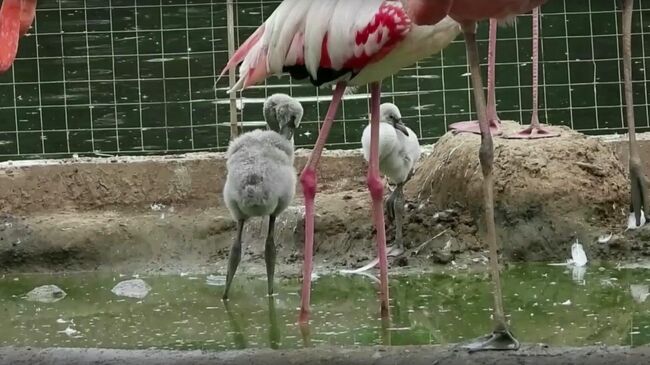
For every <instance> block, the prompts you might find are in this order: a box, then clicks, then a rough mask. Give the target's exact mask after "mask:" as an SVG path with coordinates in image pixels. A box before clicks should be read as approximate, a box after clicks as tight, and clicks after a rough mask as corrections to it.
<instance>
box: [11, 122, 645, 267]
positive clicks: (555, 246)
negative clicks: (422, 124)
mask: <svg viewBox="0 0 650 365" xmlns="http://www.w3.org/2000/svg"><path fill="white" fill-rule="evenodd" d="M504 127H505V128H506V129H512V128H517V127H518V125H516V124H514V123H508V122H504ZM479 141H480V138H479V136H475V135H465V134H462V135H451V134H448V135H445V136H444V137H443V138H442V139H441V140H440V141H439V142H438V143H437V144H436V145H435V146H434V148H433V150H432V151H431V152H430V153H428V154H426V156H424V157H423V159H422V160H421V161H420V163H419V165H418V166H419V167H418V172H417V174H416V176H415V177H414V178H413V180H412V181H411V182H409V184H407V186H406V199H407V208H406V212H405V219H404V235H405V237H404V238H405V245H406V247H407V249H408V251H407V253H406V254H405V255H403V256H401V257H398V258H391V260H390V264H391V272H392V273H395V272H400V271H405V272H408V271H409V270H417V271H422V270H425V269H426V270H438V269H441V270H442V269H444V270H449V269H455V270H465V269H474V268H477V269H481V268H484V267H485V266H486V263H487V252H486V246H485V245H484V242H483V240H482V237H483V229H484V228H483V227H484V224H483V223H482V221H481V217H482V214H481V210H482V208H481V207H482V193H481V181H482V177H481V170H480V167H479V164H478V159H477V158H476V157H477V151H478V143H479ZM649 145H650V144H649ZM643 148H647V146H646V147H643ZM429 150H430V149H429ZM308 152H309V151H304V150H302V151H297V152H296V154H297V159H296V168H297V171H300V168H301V167H302V166H303V165H304V163H305V161H306V156H307V154H308ZM622 153H625V148H623V147H621V145H620V144H618V145H616V144H613V143H606V142H603V140H601V139H597V138H587V137H585V136H583V135H581V134H579V133H576V132H573V131H571V130H569V129H566V128H562V137H560V138H554V139H546V140H535V141H518V140H506V139H502V138H496V139H495V192H496V198H495V200H496V218H497V231H498V233H499V242H500V243H502V245H503V251H502V254H503V257H504V262H506V263H507V262H510V261H523V260H525V261H558V260H559V261H564V260H566V259H567V258H568V257H570V247H571V244H572V243H573V241H574V240H575V239H579V240H580V242H581V243H583V245H585V250H586V251H587V255H588V256H589V258H590V259H591V260H599V259H603V260H608V261H616V260H624V261H630V260H632V261H634V260H643V259H644V258H645V257H648V256H650V227H649V225H647V226H646V227H644V228H642V229H639V230H636V231H624V228H625V224H626V221H627V210H628V208H627V207H628V199H629V187H628V182H627V177H626V170H625V166H626V165H627V164H626V163H624V162H622V160H621V157H620V156H621V155H622ZM365 170H366V164H365V162H364V161H363V158H362V156H361V154H360V152H359V151H328V152H326V153H325V155H324V157H323V158H322V160H321V167H320V170H319V181H318V182H319V193H318V195H317V200H316V213H317V217H316V232H315V233H316V247H315V264H316V266H315V271H316V272H321V273H322V272H330V271H335V270H339V269H342V268H352V267H358V266H362V265H363V264H365V263H367V262H368V261H369V260H372V259H373V258H374V256H375V244H374V229H373V227H372V223H371V220H370V211H369V206H370V197H369V194H368V192H367V190H366V187H365ZM224 171H225V160H224V156H223V154H219V153H212V154H206V153H202V154H192V155H185V156H171V157H169V156H165V157H146V158H142V157H141V158H128V157H126V158H125V157H120V158H117V157H116V158H105V159H75V160H58V161H49V162H46V163H40V164H33V163H32V164H28V163H19V162H18V163H4V164H1V166H0V191H3V194H2V195H0V213H3V215H2V216H0V267H1V268H2V270H4V271H14V272H34V271H45V272H49V271H77V270H117V271H137V272H161V273H177V272H188V271H190V272H196V273H201V272H209V273H215V272H218V273H225V270H226V262H227V257H228V252H229V247H230V243H231V241H232V238H233V234H234V229H235V225H234V223H233V221H232V219H231V218H230V215H229V213H228V211H227V210H226V208H225V207H224V206H223V204H222V202H221V186H223V178H224V176H225V174H224ZM301 195H302V194H301V193H300V190H299V189H298V193H297V196H296V199H295V201H294V204H293V206H291V207H290V208H289V209H287V211H285V212H284V213H283V214H282V215H281V216H280V217H279V219H278V224H277V225H276V229H277V231H276V243H277V245H278V266H277V272H278V275H287V276H298V275H300V272H301V266H302V240H303V234H304V233H303V209H302V200H301ZM265 226H266V220H265V219H264V220H263V219H253V220H251V221H250V222H249V223H248V224H247V226H246V232H245V235H244V250H243V257H242V269H241V270H242V272H243V271H244V270H246V272H248V273H251V274H261V275H264V274H265V269H264V260H263V246H264V245H263V241H264V236H265V234H266V227H265ZM609 234H611V235H612V236H611V238H610V239H608V240H607V242H605V243H598V238H599V237H600V236H601V235H609ZM387 238H388V241H389V243H390V242H391V241H392V238H393V229H392V226H391V225H390V224H388V226H387Z"/></svg>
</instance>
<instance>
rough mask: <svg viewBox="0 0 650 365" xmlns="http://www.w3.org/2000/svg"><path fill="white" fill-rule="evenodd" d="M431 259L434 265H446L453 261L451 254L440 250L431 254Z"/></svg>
mask: <svg viewBox="0 0 650 365" xmlns="http://www.w3.org/2000/svg"><path fill="white" fill-rule="evenodd" d="M430 257H431V259H432V260H433V262H435V263H436V264H442V265H446V264H448V263H450V262H451V260H453V259H454V255H452V254H451V252H449V251H447V250H440V251H435V252H433V253H431V256H430Z"/></svg>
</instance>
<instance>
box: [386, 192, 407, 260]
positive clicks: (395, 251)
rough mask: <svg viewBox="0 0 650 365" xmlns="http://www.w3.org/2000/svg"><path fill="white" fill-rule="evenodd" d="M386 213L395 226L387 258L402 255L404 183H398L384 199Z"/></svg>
mask: <svg viewBox="0 0 650 365" xmlns="http://www.w3.org/2000/svg"><path fill="white" fill-rule="evenodd" d="M386 212H387V213H388V219H389V220H390V221H391V222H392V223H393V224H394V226H395V242H394V244H393V247H392V249H391V250H390V253H389V254H388V255H389V256H391V255H394V256H399V255H401V254H402V253H404V251H405V250H404V237H403V231H402V222H403V217H404V183H399V184H397V186H396V187H395V190H393V192H392V193H391V194H390V196H389V197H388V199H386Z"/></svg>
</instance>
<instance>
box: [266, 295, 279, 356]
mask: <svg viewBox="0 0 650 365" xmlns="http://www.w3.org/2000/svg"><path fill="white" fill-rule="evenodd" d="M268 299H269V347H271V348H272V349H274V350H277V349H278V348H279V347H280V327H279V326H278V313H277V311H276V310H275V299H274V298H273V297H268Z"/></svg>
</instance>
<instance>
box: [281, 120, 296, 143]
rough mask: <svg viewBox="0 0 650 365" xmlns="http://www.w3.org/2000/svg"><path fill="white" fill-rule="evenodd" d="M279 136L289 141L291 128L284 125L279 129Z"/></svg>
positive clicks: (291, 134) (291, 135) (291, 132)
mask: <svg viewBox="0 0 650 365" xmlns="http://www.w3.org/2000/svg"><path fill="white" fill-rule="evenodd" d="M280 134H281V135H282V136H283V137H284V138H286V139H288V140H291V138H293V127H292V126H291V125H289V124H285V125H283V126H282V127H281V128H280Z"/></svg>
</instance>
